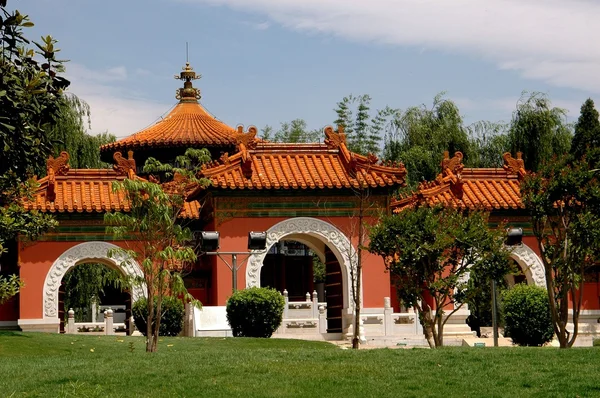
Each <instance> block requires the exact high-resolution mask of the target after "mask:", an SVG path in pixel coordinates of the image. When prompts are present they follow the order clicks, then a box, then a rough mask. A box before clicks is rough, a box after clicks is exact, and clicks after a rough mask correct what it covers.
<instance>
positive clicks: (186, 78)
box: [175, 62, 202, 102]
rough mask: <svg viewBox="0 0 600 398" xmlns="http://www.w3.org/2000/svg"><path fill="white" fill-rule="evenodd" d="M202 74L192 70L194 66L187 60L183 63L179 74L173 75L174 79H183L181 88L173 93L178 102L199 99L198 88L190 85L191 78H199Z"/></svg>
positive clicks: (196, 100)
mask: <svg viewBox="0 0 600 398" xmlns="http://www.w3.org/2000/svg"><path fill="white" fill-rule="evenodd" d="M201 77H202V76H201V75H199V74H197V73H196V72H194V68H192V67H191V66H190V63H189V62H186V63H185V66H184V67H183V68H182V71H181V72H180V73H179V75H175V79H177V80H183V88H178V89H177V91H176V93H175V98H177V99H178V100H179V101H180V102H198V100H199V99H200V89H198V88H195V87H194V86H193V85H192V80H197V79H200V78H201Z"/></svg>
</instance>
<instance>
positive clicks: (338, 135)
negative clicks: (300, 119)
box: [325, 125, 346, 149]
mask: <svg viewBox="0 0 600 398" xmlns="http://www.w3.org/2000/svg"><path fill="white" fill-rule="evenodd" d="M325 144H326V145H327V148H329V149H337V148H339V147H340V146H341V145H342V144H344V145H346V134H345V133H344V126H342V125H339V126H338V131H337V132H335V131H333V127H331V126H327V127H325Z"/></svg>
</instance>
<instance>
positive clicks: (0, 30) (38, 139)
mask: <svg viewBox="0 0 600 398" xmlns="http://www.w3.org/2000/svg"><path fill="white" fill-rule="evenodd" d="M31 26H33V23H32V22H31V21H30V20H29V18H28V17H27V16H26V15H23V14H21V13H19V11H14V12H12V13H11V12H9V11H7V10H6V1H2V2H0V46H1V51H0V148H1V149H2V156H1V158H0V256H1V255H2V254H3V253H5V252H6V247H5V242H7V241H9V240H11V239H14V238H15V237H16V236H17V235H19V234H20V235H22V236H24V237H27V238H35V237H36V236H38V235H39V234H41V233H43V232H44V231H46V230H47V229H49V228H51V227H53V226H55V225H56V222H55V221H54V219H53V218H52V217H51V216H49V215H46V214H41V213H39V212H36V211H31V212H26V211H24V209H23V207H22V206H21V202H20V200H21V199H22V198H23V197H26V196H28V195H31V193H32V192H33V189H34V188H35V187H36V183H35V182H34V181H33V179H32V177H33V176H34V174H35V168H36V166H37V165H38V164H43V163H44V162H45V161H46V159H47V157H48V155H49V154H50V150H51V142H50V140H49V139H48V136H47V134H46V133H47V131H48V129H49V128H50V126H51V125H52V124H53V123H54V121H55V119H56V117H57V114H58V109H59V102H60V98H61V95H62V90H63V89H65V88H66V87H67V86H68V85H69V82H68V81H67V80H66V79H64V78H63V77H61V76H59V75H58V73H59V72H62V71H63V67H62V62H61V61H59V60H57V59H56V53H57V52H58V51H59V50H58V49H57V48H55V44H56V40H54V39H53V38H52V37H50V36H46V37H43V38H42V42H41V43H35V42H34V44H35V46H36V47H37V49H38V51H34V50H33V49H31V48H27V47H26V46H27V45H28V44H29V43H30V42H29V40H27V38H26V37H25V36H24V34H23V29H24V28H28V27H31ZM36 55H37V59H35V58H36ZM20 287H21V284H20V282H19V281H18V279H17V278H16V277H15V278H13V277H11V278H9V279H8V280H5V281H4V282H2V283H1V284H0V297H3V299H8V298H10V296H12V295H14V294H16V293H17V292H18V289H19V288H20Z"/></svg>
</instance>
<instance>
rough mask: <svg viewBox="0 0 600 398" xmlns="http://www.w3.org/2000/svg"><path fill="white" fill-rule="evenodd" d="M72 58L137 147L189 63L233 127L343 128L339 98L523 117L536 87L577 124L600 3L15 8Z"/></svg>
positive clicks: (102, 116) (513, 0)
mask: <svg viewBox="0 0 600 398" xmlns="http://www.w3.org/2000/svg"><path fill="white" fill-rule="evenodd" d="M8 8H9V9H14V8H16V9H19V10H20V11H21V12H22V13H25V14H28V15H29V16H30V18H31V20H32V21H33V22H34V23H35V24H36V26H35V27H34V28H32V29H29V30H28V32H27V36H28V37H30V38H37V37H39V36H40V35H42V34H43V35H46V34H50V35H52V36H53V37H55V38H56V39H58V40H59V47H60V48H61V49H62V53H61V56H62V57H63V58H66V59H69V60H70V62H69V63H68V64H67V72H66V77H67V78H69V79H70V80H71V81H72V86H71V88H70V91H72V92H73V93H75V94H77V95H78V96H80V97H81V98H82V99H84V100H85V101H87V102H88V103H89V104H90V106H91V110H92V128H91V132H92V133H98V132H102V131H106V130H108V131H109V132H111V133H113V134H116V135H117V136H119V137H124V136H127V135H130V134H133V133H135V132H136V131H138V130H140V129H142V128H144V127H146V126H148V125H150V124H152V123H154V122H155V121H156V120H158V119H159V118H160V116H161V115H164V114H165V113H166V112H167V111H168V110H169V109H170V108H171V107H172V106H173V105H174V104H175V103H176V100H175V97H174V95H175V90H176V89H177V88H178V87H179V86H180V82H179V81H177V80H174V79H173V75H174V74H176V73H179V71H180V70H181V67H182V66H183V65H184V63H185V43H186V41H187V42H189V46H190V53H189V59H190V62H191V64H192V66H193V67H194V68H195V70H196V71H197V72H198V73H201V74H202V76H203V77H202V79H201V80H199V81H196V82H195V85H196V86H197V87H199V88H200V89H201V92H202V103H203V105H204V106H205V107H206V108H207V109H208V110H209V111H210V112H211V113H213V114H214V115H215V116H216V117H217V118H219V119H220V120H223V121H224V122H226V123H228V124H229V125H231V126H236V125H238V124H243V125H245V126H248V125H256V126H257V127H259V128H262V127H263V126H264V125H266V124H269V125H273V126H275V127H277V126H278V125H279V123H281V122H285V121H289V120H291V119H294V118H303V119H305V120H306V121H307V122H308V125H309V127H310V128H322V127H324V126H325V125H327V124H331V123H332V122H333V120H335V113H334V111H333V109H334V108H335V105H336V102H337V101H339V100H340V99H341V98H342V97H344V96H345V95H348V94H355V95H357V94H369V95H371V97H372V98H373V101H372V108H373V109H378V108H382V107H384V106H386V105H389V106H392V107H395V108H401V109H405V108H407V107H409V106H412V105H419V104H422V103H425V104H428V105H430V104H431V102H432V99H433V97H434V96H435V95H436V94H437V93H438V92H441V91H446V92H447V98H450V99H452V100H454V101H455V102H457V104H458V105H459V107H460V108H461V112H462V114H463V115H464V116H465V118H466V120H467V121H469V122H471V121H476V120H491V121H499V120H504V121H508V120H510V117H511V114H512V111H513V110H514V108H515V105H516V103H517V100H518V99H519V97H520V95H521V92H522V91H523V90H529V91H542V92H546V93H548V95H549V96H550V98H551V99H552V101H553V103H554V104H555V105H556V106H560V107H564V108H566V109H567V110H568V111H569V116H570V118H571V119H572V120H574V119H576V118H577V116H578V113H579V107H580V106H581V103H583V101H584V100H585V99H586V98H588V97H591V98H593V99H595V100H596V102H598V100H599V99H600V98H599V97H600V95H599V94H600V78H599V77H598V76H599V75H600V73H599V71H600V46H599V45H598V44H597V42H596V40H597V38H598V37H600V24H598V23H597V17H598V15H600V2H597V1H591V0H485V1H481V0H122V1H114V0H104V1H89V0H28V1H23V0H9V2H8Z"/></svg>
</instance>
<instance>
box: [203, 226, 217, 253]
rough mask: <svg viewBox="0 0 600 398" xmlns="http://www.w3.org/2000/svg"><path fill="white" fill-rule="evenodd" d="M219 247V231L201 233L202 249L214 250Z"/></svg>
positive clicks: (205, 250)
mask: <svg viewBox="0 0 600 398" xmlns="http://www.w3.org/2000/svg"><path fill="white" fill-rule="evenodd" d="M218 248H219V233H218V232H217V231H202V232H201V233H200V250H202V251H203V252H214V251H217V249H218Z"/></svg>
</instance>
